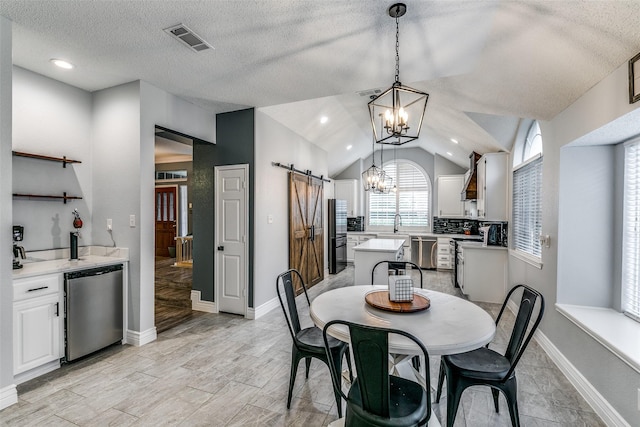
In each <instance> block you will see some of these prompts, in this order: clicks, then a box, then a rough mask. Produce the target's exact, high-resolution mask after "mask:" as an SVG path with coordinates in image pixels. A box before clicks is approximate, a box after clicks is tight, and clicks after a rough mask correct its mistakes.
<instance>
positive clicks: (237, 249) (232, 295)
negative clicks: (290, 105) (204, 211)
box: [215, 165, 248, 315]
mask: <svg viewBox="0 0 640 427" xmlns="http://www.w3.org/2000/svg"><path fill="white" fill-rule="evenodd" d="M247 176H248V166H246V165H235V166H220V167H216V168H215V177H216V178H215V179H216V196H215V203H216V219H215V222H216V263H215V265H216V273H215V277H216V279H215V281H216V283H215V287H216V295H217V297H216V301H217V303H218V310H219V311H224V312H226V313H234V314H242V315H244V314H246V307H247V303H246V288H247V277H248V274H247V254H248V251H247V238H246V233H247V226H248V212H247V205H248V203H247V194H248V193H247V188H246V187H247Z"/></svg>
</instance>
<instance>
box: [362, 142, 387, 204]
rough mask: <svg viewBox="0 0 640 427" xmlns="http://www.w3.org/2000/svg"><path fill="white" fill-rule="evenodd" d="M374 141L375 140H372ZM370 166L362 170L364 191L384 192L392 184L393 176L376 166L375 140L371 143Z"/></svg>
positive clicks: (381, 160) (381, 162)
mask: <svg viewBox="0 0 640 427" xmlns="http://www.w3.org/2000/svg"><path fill="white" fill-rule="evenodd" d="M374 141H375V140H374ZM371 148H372V152H371V163H372V164H371V167H370V168H369V169H367V170H366V171H364V172H362V185H363V186H364V191H371V192H372V193H374V194H386V193H388V192H389V190H391V187H392V186H393V178H391V176H389V175H387V173H386V172H385V171H384V170H383V169H382V168H381V167H380V168H379V167H377V166H376V160H375V158H376V152H375V142H372V143H371ZM380 164H381V165H382V164H383V159H382V147H381V149H380Z"/></svg>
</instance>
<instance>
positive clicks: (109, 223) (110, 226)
mask: <svg viewBox="0 0 640 427" xmlns="http://www.w3.org/2000/svg"><path fill="white" fill-rule="evenodd" d="M111 230H113V221H112V220H111V218H107V231H111Z"/></svg>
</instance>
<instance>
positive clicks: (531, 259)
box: [509, 120, 544, 269]
mask: <svg viewBox="0 0 640 427" xmlns="http://www.w3.org/2000/svg"><path fill="white" fill-rule="evenodd" d="M526 129H527V131H526V133H525V134H524V137H523V138H521V139H520V140H519V142H518V143H517V146H516V149H515V151H514V161H513V163H514V165H513V167H512V169H511V182H512V188H511V223H512V225H511V226H510V227H509V228H510V231H511V239H510V245H509V246H510V247H509V253H510V255H512V256H514V257H515V258H518V259H520V260H522V261H524V262H526V263H528V264H530V265H532V266H534V267H536V268H539V269H541V268H542V247H541V246H542V245H541V242H540V241H539V237H535V236H534V237H533V239H538V240H537V242H536V241H532V242H530V246H532V247H534V248H535V247H536V246H539V247H540V255H537V254H536V253H533V252H529V251H526V250H523V249H522V248H521V247H517V246H516V245H517V243H518V242H517V239H516V233H517V232H518V229H517V224H516V222H515V217H516V209H515V206H514V205H515V202H516V197H515V191H516V173H517V171H519V170H520V169H522V168H525V167H527V166H529V165H531V164H532V163H534V162H538V161H539V162H540V179H539V186H538V188H537V193H536V197H538V200H537V204H538V206H539V211H538V212H537V213H536V215H537V222H539V224H540V226H539V231H540V232H542V200H541V199H542V195H541V191H542V168H543V167H544V153H543V141H542V130H541V129H540V123H539V122H538V121H537V120H532V121H531V123H530V124H529V125H528V126H527V128H526ZM534 131H535V135H533V137H532V133H533V132H534ZM521 135H522V134H521ZM538 138H539V139H540V144H539V147H540V150H539V151H534V153H533V154H531V148H532V147H534V141H535V140H536V139H538ZM525 156H528V157H527V158H525ZM529 193H530V192H529ZM527 230H529V227H527ZM525 233H526V231H525Z"/></svg>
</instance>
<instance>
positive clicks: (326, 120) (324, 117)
mask: <svg viewBox="0 0 640 427" xmlns="http://www.w3.org/2000/svg"><path fill="white" fill-rule="evenodd" d="M328 121H329V117H327V116H322V117H320V123H322V124H325V123H327V122H328Z"/></svg>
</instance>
